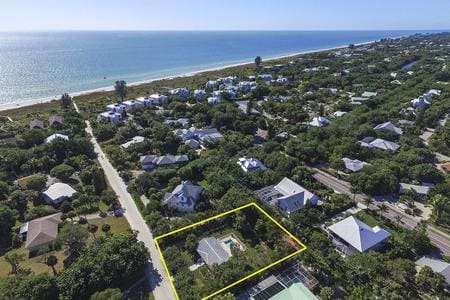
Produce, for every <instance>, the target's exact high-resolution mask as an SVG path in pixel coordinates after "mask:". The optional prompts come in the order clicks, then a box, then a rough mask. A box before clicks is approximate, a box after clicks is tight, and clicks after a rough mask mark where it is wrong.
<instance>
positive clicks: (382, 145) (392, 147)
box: [358, 137, 400, 152]
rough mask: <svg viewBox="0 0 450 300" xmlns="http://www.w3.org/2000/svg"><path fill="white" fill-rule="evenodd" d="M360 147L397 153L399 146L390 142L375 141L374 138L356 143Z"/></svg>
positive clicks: (367, 138)
mask: <svg viewBox="0 0 450 300" xmlns="http://www.w3.org/2000/svg"><path fill="white" fill-rule="evenodd" d="M358 143H359V144H360V145H361V147H366V148H378V149H381V150H387V151H393V152H395V151H397V150H398V149H399V148H400V145H398V144H396V143H394V142H390V141H386V140H383V139H376V138H374V137H366V138H364V139H362V140H361V141H359V142H358Z"/></svg>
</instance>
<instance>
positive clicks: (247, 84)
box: [238, 81, 256, 92]
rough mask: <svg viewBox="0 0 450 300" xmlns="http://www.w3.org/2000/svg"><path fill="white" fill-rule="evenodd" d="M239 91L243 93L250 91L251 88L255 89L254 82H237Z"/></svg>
mask: <svg viewBox="0 0 450 300" xmlns="http://www.w3.org/2000/svg"><path fill="white" fill-rule="evenodd" d="M238 86H239V89H240V90H242V91H244V92H248V91H250V90H251V89H252V88H254V87H256V82H255V81H241V82H239V85H238Z"/></svg>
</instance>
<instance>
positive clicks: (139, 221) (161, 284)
mask: <svg viewBox="0 0 450 300" xmlns="http://www.w3.org/2000/svg"><path fill="white" fill-rule="evenodd" d="M74 107H75V109H76V110H77V111H78V112H79V110H78V107H77V105H76V104H75V102H74ZM86 126H87V127H86V132H87V133H88V134H89V135H90V136H91V142H92V144H93V145H94V151H95V153H97V155H98V162H99V163H100V165H101V167H102V168H103V171H104V172H105V175H106V178H107V179H108V182H109V184H110V185H111V187H112V189H113V190H114V192H116V194H117V196H118V199H119V201H120V204H121V205H122V208H124V209H125V211H126V213H125V214H124V216H125V217H126V218H127V220H128V223H130V227H131V229H133V230H136V231H138V232H139V233H138V239H139V240H140V241H142V242H144V244H145V246H146V247H147V249H148V250H149V252H150V256H151V261H152V262H151V263H149V264H148V266H147V269H146V274H147V277H148V278H150V285H151V287H152V291H153V295H154V296H155V299H156V300H172V299H175V295H174V293H173V291H172V288H171V286H170V283H169V279H168V277H167V274H166V271H165V269H164V266H163V264H162V262H161V259H160V256H159V253H158V250H157V249H156V246H155V242H154V240H153V235H152V233H151V231H150V229H149V228H148V226H147V224H146V223H145V221H144V218H143V217H142V215H141V213H140V212H139V210H138V208H137V207H136V204H135V203H134V200H133V198H132V197H131V195H130V193H128V191H127V187H126V185H125V183H124V182H123V180H122V178H121V177H120V176H119V173H118V172H117V171H116V169H115V168H114V167H113V166H112V165H111V163H110V162H109V160H108V158H107V157H106V155H105V153H103V151H102V149H101V148H100V145H99V144H98V143H97V140H96V139H95V138H94V135H93V134H92V128H91V125H90V124H89V122H88V121H86Z"/></svg>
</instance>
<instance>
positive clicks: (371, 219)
mask: <svg viewBox="0 0 450 300" xmlns="http://www.w3.org/2000/svg"><path fill="white" fill-rule="evenodd" d="M355 217H357V218H358V219H360V220H361V221H363V222H364V223H366V224H367V225H369V226H370V227H374V226H377V225H378V226H380V227H382V228H383V229H385V230H387V231H389V233H390V234H392V236H394V237H396V238H400V237H401V236H402V234H403V230H402V229H400V228H398V227H397V226H395V225H392V224H390V223H388V222H387V221H385V220H384V219H383V218H382V217H379V215H377V214H374V215H372V214H370V213H368V212H366V211H365V210H361V211H359V212H357V213H356V215H355Z"/></svg>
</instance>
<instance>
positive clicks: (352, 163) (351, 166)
mask: <svg viewBox="0 0 450 300" xmlns="http://www.w3.org/2000/svg"><path fill="white" fill-rule="evenodd" d="M342 161H343V162H344V164H345V168H346V169H347V170H349V171H352V172H358V171H359V170H361V169H362V168H363V167H364V166H367V165H369V164H368V163H366V162H364V161H360V160H358V159H350V158H348V157H344V158H343V159H342Z"/></svg>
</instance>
